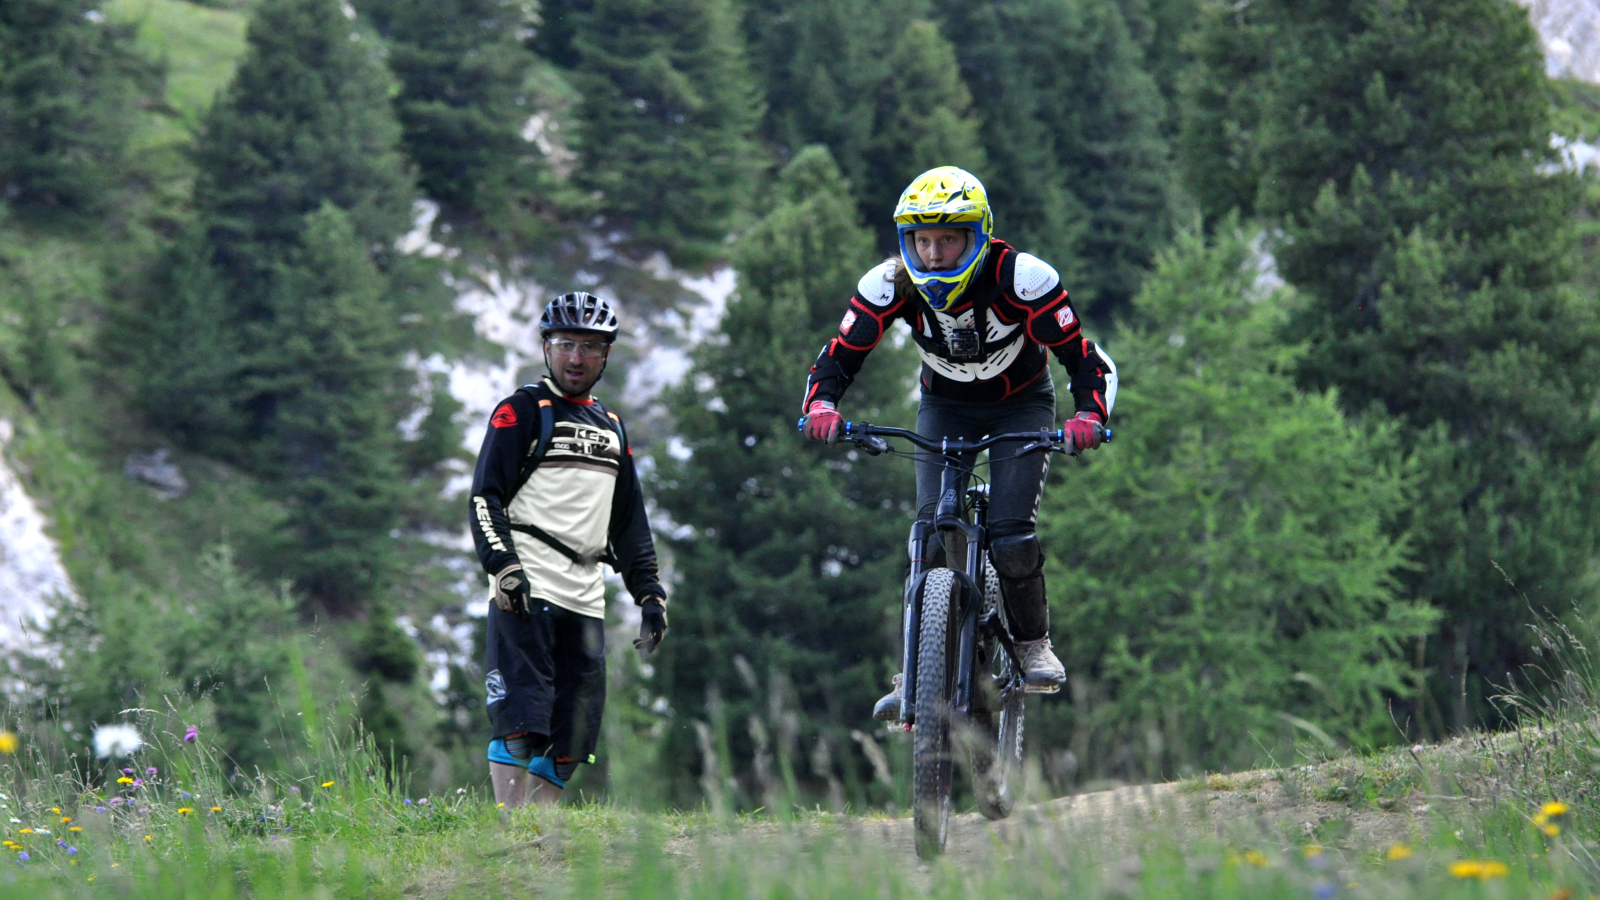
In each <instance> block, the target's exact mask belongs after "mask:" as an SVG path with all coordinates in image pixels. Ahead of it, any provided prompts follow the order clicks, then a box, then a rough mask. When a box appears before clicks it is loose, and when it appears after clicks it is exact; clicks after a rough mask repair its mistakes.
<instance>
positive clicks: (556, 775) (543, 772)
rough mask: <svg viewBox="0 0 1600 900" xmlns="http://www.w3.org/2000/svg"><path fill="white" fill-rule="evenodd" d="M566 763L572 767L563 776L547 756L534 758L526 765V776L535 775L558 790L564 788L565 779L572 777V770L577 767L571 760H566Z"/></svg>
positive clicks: (556, 765)
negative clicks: (569, 763)
mask: <svg viewBox="0 0 1600 900" xmlns="http://www.w3.org/2000/svg"><path fill="white" fill-rule="evenodd" d="M568 762H571V763H572V765H571V766H569V767H568V768H567V771H566V774H565V775H563V774H562V773H561V766H560V764H559V763H557V762H556V761H555V760H553V759H551V758H550V757H548V756H536V757H534V758H533V762H530V763H528V774H529V775H537V776H539V777H540V778H543V779H544V780H545V781H548V782H550V783H551V784H553V785H555V786H556V787H558V788H565V787H566V786H567V779H568V778H571V777H572V770H573V769H576V768H577V767H578V764H577V763H575V762H572V761H571V760H568Z"/></svg>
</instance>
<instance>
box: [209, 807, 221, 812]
mask: <svg viewBox="0 0 1600 900" xmlns="http://www.w3.org/2000/svg"><path fill="white" fill-rule="evenodd" d="M211 811H212V812H222V807H220V806H213V807H211Z"/></svg>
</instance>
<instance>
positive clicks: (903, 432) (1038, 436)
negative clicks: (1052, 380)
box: [797, 416, 1111, 456]
mask: <svg viewBox="0 0 1600 900" xmlns="http://www.w3.org/2000/svg"><path fill="white" fill-rule="evenodd" d="M797 426H798V428H799V429H800V430H802V431H804V430H805V427H806V417H805V416H801V417H800V421H799V422H798V423H797ZM839 436H840V437H841V438H844V439H845V440H847V441H850V442H851V443H853V444H856V445H858V446H860V447H862V448H863V449H865V450H867V451H868V452H869V453H871V454H872V455H873V456H876V455H878V454H879V453H882V452H884V451H886V450H888V449H889V445H888V443H887V442H885V441H884V440H883V439H884V438H886V437H896V438H903V439H905V440H908V441H910V442H911V443H913V444H915V445H916V446H918V447H921V448H922V449H924V450H926V451H928V452H929V453H939V454H942V455H945V456H949V455H951V454H959V453H977V452H978V451H980V450H987V449H989V448H990V447H993V446H994V445H995V444H1001V443H1007V442H1010V441H1033V443H1031V444H1029V445H1028V446H1026V447H1023V448H1022V449H1021V450H1020V451H1018V453H1017V455H1018V456H1021V455H1023V454H1025V453H1033V452H1034V451H1037V450H1058V449H1060V447H1061V443H1062V441H1064V440H1065V439H1066V435H1065V433H1064V432H1063V431H1062V429H1060V428H1057V429H1055V430H1054V431H1052V430H1050V429H1048V428H1041V429H1039V430H1038V431H1015V432H1009V433H1007V434H992V435H990V436H988V437H986V438H984V439H982V440H979V441H969V440H967V439H965V438H954V439H951V438H929V437H924V436H922V435H920V434H917V433H916V432H915V431H909V430H907V429H905V428H892V427H890V426H888V425H873V424H872V423H871V422H846V423H844V427H843V428H842V429H840V432H839ZM1105 441H1106V443H1110V442H1111V429H1109V428H1107V429H1106V436H1105Z"/></svg>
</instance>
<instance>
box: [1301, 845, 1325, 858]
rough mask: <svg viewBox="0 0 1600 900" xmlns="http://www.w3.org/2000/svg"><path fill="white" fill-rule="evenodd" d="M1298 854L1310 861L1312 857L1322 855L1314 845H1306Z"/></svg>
mask: <svg viewBox="0 0 1600 900" xmlns="http://www.w3.org/2000/svg"><path fill="white" fill-rule="evenodd" d="M1300 853H1301V855H1303V856H1304V857H1305V858H1306V859H1310V858H1311V857H1313V856H1321V855H1322V848H1321V847H1318V846H1317V845H1316V844H1307V845H1306V848H1305V849H1304V850H1301V851H1300Z"/></svg>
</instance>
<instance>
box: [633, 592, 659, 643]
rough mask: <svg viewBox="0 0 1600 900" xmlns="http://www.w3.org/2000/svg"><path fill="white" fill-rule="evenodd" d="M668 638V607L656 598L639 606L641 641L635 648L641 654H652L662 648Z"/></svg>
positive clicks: (637, 641)
mask: <svg viewBox="0 0 1600 900" xmlns="http://www.w3.org/2000/svg"><path fill="white" fill-rule="evenodd" d="M666 636H667V607H666V606H665V605H664V604H663V603H662V602H661V600H660V599H658V598H656V597H651V598H650V599H649V600H646V601H645V602H644V603H643V604H641V605H640V606H639V639H638V640H636V641H634V642H633V646H634V648H635V649H636V650H638V651H639V652H640V653H650V652H652V651H654V650H655V649H656V647H658V646H660V644H661V639H662V638H664V637H666Z"/></svg>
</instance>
